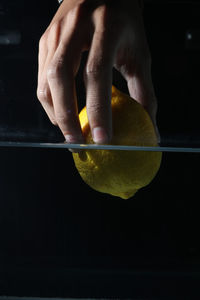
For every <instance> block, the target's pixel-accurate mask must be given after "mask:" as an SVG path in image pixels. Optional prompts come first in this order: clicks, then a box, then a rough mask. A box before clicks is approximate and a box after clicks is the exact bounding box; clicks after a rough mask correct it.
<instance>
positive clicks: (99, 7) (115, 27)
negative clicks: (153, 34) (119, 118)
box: [37, 0, 157, 143]
mask: <svg viewBox="0 0 200 300" xmlns="http://www.w3.org/2000/svg"><path fill="white" fill-rule="evenodd" d="M83 51H88V60H87V63H86V67H85V76H84V80H85V88H86V107H87V114H88V119H89V124H90V128H91V132H92V136H93V140H94V142H96V143H107V142H109V141H110V139H111V137H112V115H111V85H112V68H113V67H115V68H116V69H117V70H118V71H119V72H120V73H121V74H122V75H123V77H124V78H125V79H126V81H127V85H128V89H129V93H130V96H131V97H133V98H134V99H136V100H137V101H138V102H139V103H141V104H142V105H143V106H144V107H145V108H146V110H147V111H148V112H149V114H150V116H151V118H152V120H153V122H154V124H155V127H156V111H157V102H156V97H155V93H154V89H153V84H152V80H151V56H150V52H149V48H148V45H147V40H146V36H145V31H144V25H143V20H142V12H141V7H140V5H139V1H137V0H120V1H113V0H107V1H98V0H64V1H63V3H62V4H61V6H60V7H59V9H58V11H57V13H56V14H55V16H54V18H53V19H52V21H51V23H50V25H49V26H48V28H47V30H46V31H45V33H44V34H43V36H42V37H41V39H40V43H39V71H38V88H37V96H38V99H39V100H40V102H41V104H42V106H43V107H44V109H45V111H46V113H47V115H48V116H49V119H50V120H51V122H52V123H53V124H55V125H58V126H59V128H60V129H61V131H62V133H63V135H64V136H65V139H66V141H67V142H69V143H82V142H84V139H83V135H82V131H81V127H80V123H79V118H78V104H77V97H76V89H75V76H76V74H77V72H78V69H79V66H80V62H81V55H82V52H83Z"/></svg>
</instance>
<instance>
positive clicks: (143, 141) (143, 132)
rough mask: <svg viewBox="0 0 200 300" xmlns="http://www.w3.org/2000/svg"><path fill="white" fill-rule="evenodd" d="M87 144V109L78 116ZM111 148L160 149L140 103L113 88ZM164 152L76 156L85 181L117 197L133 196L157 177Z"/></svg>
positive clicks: (86, 152) (88, 152) (89, 152)
mask: <svg viewBox="0 0 200 300" xmlns="http://www.w3.org/2000/svg"><path fill="white" fill-rule="evenodd" d="M79 118H80V123H81V128H82V131H83V134H84V137H85V140H86V143H87V144H92V143H93V140H92V136H91V131H90V127H89V123H88V118H87V112H86V107H84V108H83V110H82V111H81V112H80V114H79ZM112 119H113V138H112V140H111V143H110V144H112V145H135V146H158V144H157V136H156V133H155V129H154V126H153V123H152V121H151V118H150V117H149V115H148V113H147V112H146V110H145V109H144V108H143V107H142V105H140V104H139V103H138V102H137V101H135V100H133V99H132V98H131V97H129V96H128V95H126V94H124V93H122V92H120V91H119V90H117V89H116V88H115V87H112ZM161 157H162V153H161V152H150V151H121V150H120V151H117V150H83V151H82V152H81V153H73V158H74V162H75V166H76V168H77V170H78V172H79V173H80V176H81V177H82V179H83V180H84V181H85V182H86V183H87V184H88V185H89V186H90V187H92V188H93V189H95V190H97V191H99V192H103V193H108V194H111V195H113V196H118V197H121V198H123V199H128V198H130V197H132V196H133V195H134V194H135V193H136V192H137V191H138V190H139V189H140V188H142V187H144V186H146V185H148V184H149V183H150V182H151V181H152V179H153V178H154V176H155V175H156V173H157V171H158V169H159V167H160V163H161Z"/></svg>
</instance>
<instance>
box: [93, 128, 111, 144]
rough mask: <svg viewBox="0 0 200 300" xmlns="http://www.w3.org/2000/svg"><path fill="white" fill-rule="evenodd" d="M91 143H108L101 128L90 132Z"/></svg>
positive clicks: (105, 134) (106, 136)
mask: <svg viewBox="0 0 200 300" xmlns="http://www.w3.org/2000/svg"><path fill="white" fill-rule="evenodd" d="M92 138H93V141H94V142H95V143H97V144H103V143H106V142H108V135H107V133H106V131H105V129H104V128H103V127H95V128H93V130H92Z"/></svg>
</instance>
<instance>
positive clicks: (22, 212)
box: [0, 1, 200, 299]
mask: <svg viewBox="0 0 200 300" xmlns="http://www.w3.org/2000/svg"><path fill="white" fill-rule="evenodd" d="M41 2H42V1H30V2H29V1H5V2H2V1H1V2H0V3H2V4H1V6H0V7H1V10H0V12H1V14H0V24H1V26H2V27H1V28H2V30H4V29H10V30H13V29H15V30H16V29H17V30H19V32H20V33H21V37H22V38H21V43H20V45H17V46H0V83H1V89H0V96H1V104H0V108H1V111H0V116H1V118H0V122H1V123H0V125H1V128H4V129H5V130H4V131H3V130H2V135H1V139H3V138H4V139H5V137H12V139H24V138H26V139H27V140H35V139H36V138H38V137H39V138H40V139H42V140H43V141H45V140H47V141H49V140H59V141H62V139H63V138H62V135H61V134H60V132H59V130H58V129H57V128H55V127H54V126H52V125H51V124H50V123H49V121H48V119H47V117H46V115H45V113H44V112H43V110H42V108H41V107H40V104H39V102H38V101H37V99H36V83H37V48H38V40H39V38H40V36H41V34H42V33H43V32H44V30H45V28H46V27H47V25H48V24H49V22H50V20H51V18H52V17H53V15H54V13H55V11H56V9H57V7H58V5H57V3H56V1H44V2H43V3H41ZM47 2H48V3H47ZM144 18H145V27H146V32H147V36H148V41H149V45H150V48H151V53H152V61H153V69H152V73H153V80H154V86H155V89H156V94H157V98H158V105H159V111H158V126H159V129H160V133H161V137H163V138H164V142H165V141H167V142H169V143H170V141H171V140H173V141H174V139H175V138H176V141H177V143H178V140H184V142H188V141H189V142H190V143H191V144H192V143H193V142H194V140H196V141H198V137H199V129H200V125H199V111H198V102H199V79H200V76H199V67H200V44H199V42H198V41H199V39H200V37H199V36H198V34H197V36H196V38H195V40H194V41H192V42H191V43H188V42H187V41H186V32H187V31H188V30H189V31H192V32H194V31H195V32H197V33H198V30H200V29H199V27H200V24H199V22H200V4H199V3H198V2H197V1H188V2H187V3H183V2H181V1H168V2H167V1H151V2H150V1H149V2H147V3H146V5H145V9H144ZM114 81H115V83H116V85H117V86H118V87H120V88H121V89H122V90H124V91H126V86H125V83H124V82H123V81H122V80H121V79H120V80H119V78H118V75H117V74H115V75H114ZM77 86H78V92H79V101H80V102H79V103H80V107H81V106H83V105H84V91H83V86H82V81H81V74H79V75H78V79H77ZM16 132H17V134H16ZM198 171H199V155H198V154H180V153H168V154H167V153H164V154H163V161H162V164H161V168H160V170H159V172H158V174H157V176H156V177H155V179H154V180H153V181H152V183H151V184H150V185H149V186H148V187H146V188H144V189H142V190H141V191H139V192H138V193H137V194H136V195H135V196H134V198H132V199H129V200H127V201H124V200H121V199H119V198H117V197H111V196H109V195H104V194H100V193H98V192H96V191H94V190H92V189H90V188H89V187H88V186H86V184H85V183H84V182H83V181H82V180H81V179H80V177H79V174H78V173H77V171H76V169H75V167H74V164H73V160H72V157H71V153H70V152H68V151H66V150H44V149H40V150H39V149H7V148H1V149H0V189H1V193H0V266H1V267H0V294H1V295H13V296H14V295H15V296H45V297H47V296H49V297H53V296H55V297H56V296H57V297H64V296H66V297H118V298H125V297H129V298H134V297H135V298H137V299H143V298H145V299H151V298H153V297H154V298H156V297H158V298H159V297H161V296H165V297H169V298H170V299H173V297H174V298H175V299H176V298H178V297H179V296H182V298H184V299H191V298H192V297H195V296H196V297H197V296H198V295H199V294H200V291H199V283H200V281H199V280H200V274H199V272H200V268H199V267H200V265H199V261H200V242H199V228H200V219H199V209H198V207H199V186H198V185H199V176H198ZM182 298H181V299H182Z"/></svg>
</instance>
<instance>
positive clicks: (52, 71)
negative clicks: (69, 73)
mask: <svg viewBox="0 0 200 300" xmlns="http://www.w3.org/2000/svg"><path fill="white" fill-rule="evenodd" d="M62 74H63V59H62V58H59V60H57V62H56V63H53V64H51V65H50V66H49V67H48V69H47V79H48V80H54V79H60V78H61V77H62Z"/></svg>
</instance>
